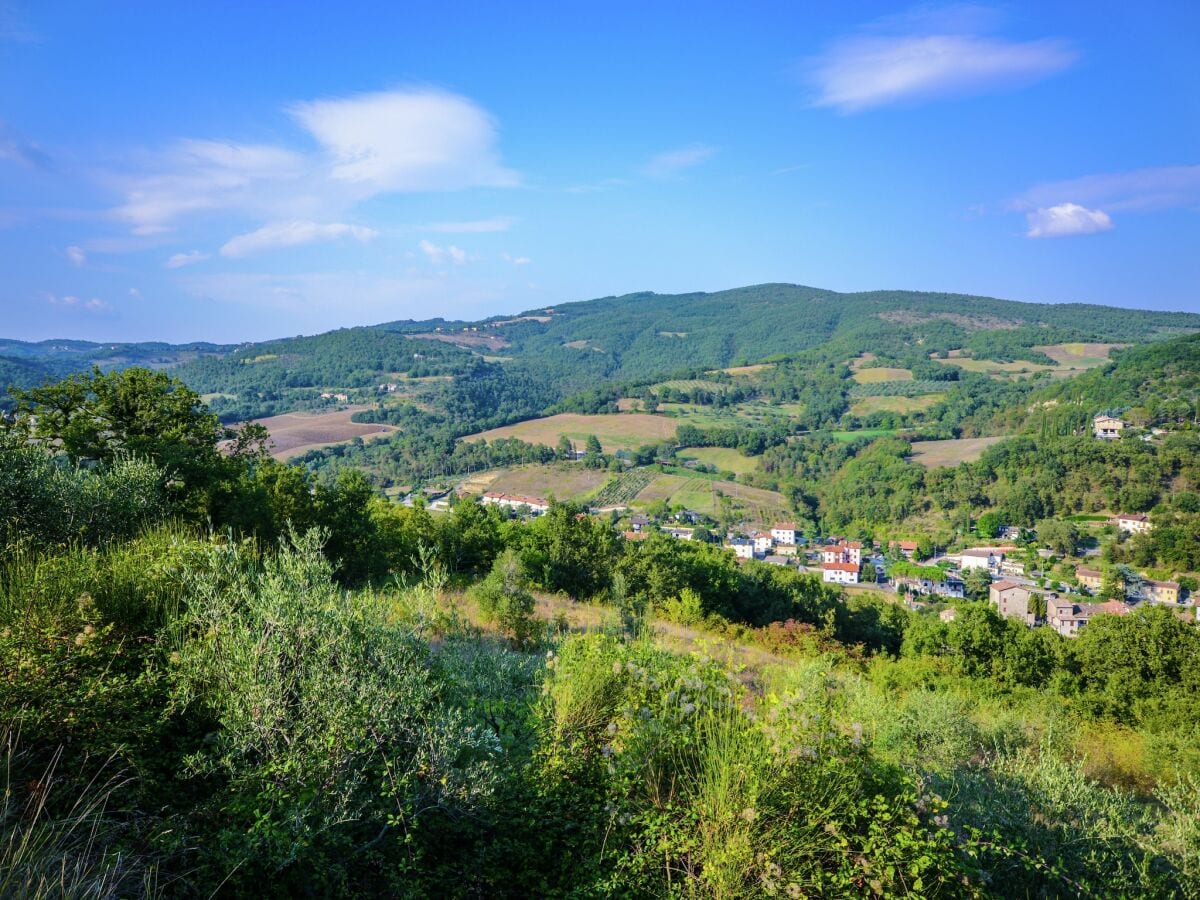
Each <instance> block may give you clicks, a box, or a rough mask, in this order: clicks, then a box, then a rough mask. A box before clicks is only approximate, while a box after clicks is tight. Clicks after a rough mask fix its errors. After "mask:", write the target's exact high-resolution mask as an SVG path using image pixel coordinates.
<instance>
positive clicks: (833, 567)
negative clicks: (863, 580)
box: [821, 562, 858, 584]
mask: <svg viewBox="0 0 1200 900" xmlns="http://www.w3.org/2000/svg"><path fill="white" fill-rule="evenodd" d="M821 580H822V581H825V582H828V583H829V584H858V564H857V563H849V562H826V563H821Z"/></svg>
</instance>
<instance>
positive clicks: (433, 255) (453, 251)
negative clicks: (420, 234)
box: [417, 240, 467, 266]
mask: <svg viewBox="0 0 1200 900" xmlns="http://www.w3.org/2000/svg"><path fill="white" fill-rule="evenodd" d="M417 246H418V247H419V248H420V249H421V252H422V253H424V254H425V256H426V257H427V258H428V259H429V261H430V262H431V263H433V264H434V265H435V266H441V265H445V264H446V263H447V262H450V263H454V265H456V266H461V265H463V264H464V263H465V262H466V261H467V251H465V250H463V249H462V248H460V247H455V246H454V245H453V244H450V245H449V246H447V247H440V246H438V245H437V244H434V243H432V242H431V241H424V240H423V241H421V243H419V244H418V245H417Z"/></svg>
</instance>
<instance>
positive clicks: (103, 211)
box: [0, 0, 1200, 341]
mask: <svg viewBox="0 0 1200 900" xmlns="http://www.w3.org/2000/svg"><path fill="white" fill-rule="evenodd" d="M184 6H185V4H149V3H145V4H132V3H129V4H109V3H100V2H94V3H66V2H61V3H60V2H53V0H46V2H38V3H20V2H18V3H5V2H3V0H0V276H2V277H0V336H5V337H19V338H28V339H40V338H47V337H79V338H91V339H96V340H151V339H161V340H172V341H182V340H193V339H206V340H218V341H238V340H244V339H259V338H266V337H272V336H282V335H291V334H299V333H311V332H315V331H321V330H325V329H328V328H333V327H338V326H343V325H355V324H368V323H374V322H380V321H388V320H392V319H399V318H426V317H431V316H437V315H440V316H445V317H447V318H476V317H480V316H483V315H488V314H492V313H501V312H514V311H519V310H524V309H528V308H532V307H535V306H543V305H547V304H553V303H559V302H565V301H570V300H582V299H588V298H592V297H598V296H605V295H608V294H616V293H626V292H631V291H638V290H653V291H658V292H681V291H692V290H718V289H721V288H727V287H735V286H740V285H745V284H754V283H760V282H767V281H789V282H796V283H801V284H810V285H815V286H819V287H827V288H832V289H835V290H867V289H876V288H907V289H917V290H947V291H962V292H968V293H978V294H987V295H991V296H999V297H1007V298H1012V299H1019V300H1034V301H1045V302H1061V301H1083V302H1096V303H1108V304H1114V305H1120V306H1135V307H1146V308H1156V309H1183V310H1193V311H1200V90H1198V89H1197V86H1198V85H1200V4H1197V3H1195V2H1178V3H1147V4H1129V3H1106V2H1086V3H1083V2H1080V3H1067V2H1064V3H1053V4H1046V3H1026V4H1016V3H1012V4H1004V5H929V6H914V7H904V6H901V5H897V4H884V3H856V4H818V3H795V2H789V3H783V2H781V3H749V4H731V3H729V4H708V3H701V2H690V3H657V4H645V3H629V4H625V3H617V2H608V3H604V4H583V3H570V2H568V3H544V4H541V3H538V4H535V3H526V4H520V5H516V4H492V3H482V2H480V3H453V2H445V3H439V4H395V3H378V4H356V3H349V2H348V3H343V4H340V5H338V6H337V7H336V8H335V7H334V5H333V4H311V5H310V8H309V9H307V10H300V11H296V10H291V11H288V12H282V11H280V6H281V5H279V4H265V3H259V4H255V3H245V4H187V6H190V7H192V8H191V9H184V8H183V7H184ZM797 327H798V328H802V327H803V323H802V322H797Z"/></svg>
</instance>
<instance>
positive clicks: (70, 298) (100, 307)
mask: <svg viewBox="0 0 1200 900" xmlns="http://www.w3.org/2000/svg"><path fill="white" fill-rule="evenodd" d="M42 300H43V302H45V303H47V304H49V305H50V306H59V307H65V308H67V309H79V310H83V311H84V312H89V313H107V312H111V311H112V307H111V306H110V305H109V304H108V303H107V302H106V301H104V300H101V299H100V298H99V297H92V298H91V299H88V300H85V299H83V298H82V297H76V296H75V295H73V294H67V295H65V296H60V295H58V294H51V293H49V292H43V293H42Z"/></svg>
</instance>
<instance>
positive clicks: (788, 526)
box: [771, 522, 796, 531]
mask: <svg viewBox="0 0 1200 900" xmlns="http://www.w3.org/2000/svg"><path fill="white" fill-rule="evenodd" d="M771 527H772V528H773V529H775V530H776V531H795V530H796V523H795V522H776V523H775V524H774V525H772V526H771Z"/></svg>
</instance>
